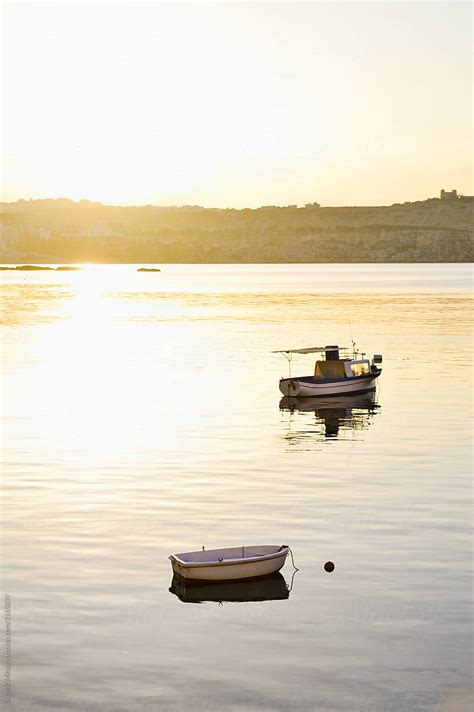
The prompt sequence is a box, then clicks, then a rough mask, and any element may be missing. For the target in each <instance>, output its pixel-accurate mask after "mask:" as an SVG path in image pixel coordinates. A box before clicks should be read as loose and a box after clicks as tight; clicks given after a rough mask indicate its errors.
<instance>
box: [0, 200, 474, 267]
mask: <svg viewBox="0 0 474 712" xmlns="http://www.w3.org/2000/svg"><path fill="white" fill-rule="evenodd" d="M0 211H1V214H0V219H1V237H0V261H2V262H7V263H17V262H36V263H55V262H140V263H147V262H148V263H162V262H163V263H165V262H178V263H179V262H183V263H184V262H191V263H193V262H194V263H196V262H216V263H219V262H256V263H259V262H260V263H262V262H473V261H474V259H473V258H474V251H473V225H474V221H473V217H474V199H473V198H471V197H460V198H459V197H455V198H452V197H449V198H446V199H443V200H441V199H438V198H432V199H429V200H425V201H419V202H415V203H403V204H395V205H391V206H380V207H345V208H326V207H319V206H318V204H317V203H315V204H312V205H308V206H306V207H304V208H297V207H296V206H287V207H276V206H266V207H262V208H258V209H243V210H234V209H226V210H221V209H213V208H201V207H199V206H184V207H154V206H151V205H147V206H142V207H117V206H107V205H102V204H101V203H92V202H90V201H87V200H81V201H79V202H78V203H76V202H74V201H71V200H67V199H59V200H30V201H25V200H19V201H18V202H16V203H2V204H0Z"/></svg>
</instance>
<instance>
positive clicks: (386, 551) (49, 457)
mask: <svg viewBox="0 0 474 712" xmlns="http://www.w3.org/2000/svg"><path fill="white" fill-rule="evenodd" d="M136 268H137V266H134V265H121V266H85V267H84V268H83V269H82V270H81V271H78V272H70V273H65V272H41V273H25V272H23V273H21V272H20V273H18V272H17V273H15V272H3V273H1V289H2V294H3V307H4V315H3V326H2V331H1V338H2V359H3V362H2V371H1V374H2V386H3V396H2V444H3V457H4V466H3V540H4V579H3V588H4V593H5V595H6V596H8V597H9V598H6V599H5V606H6V612H5V613H4V616H3V624H2V625H3V629H4V631H5V628H7V631H6V633H9V636H8V637H7V642H6V643H5V647H4V660H5V662H6V667H5V677H4V680H3V681H2V684H3V695H4V701H5V702H8V703H9V707H8V709H12V710H35V711H40V712H41V711H43V710H56V711H57V710H81V711H82V710H84V711H85V710H88V711H89V710H90V711H92V710H106V711H107V710H110V711H111V712H112V711H113V712H122V711H123V712H130V711H135V710H137V711H141V710H143V711H144V712H145V711H146V712H152V711H154V710H159V711H161V710H163V711H164V712H167V711H168V710H169V711H170V712H174V711H178V712H179V711H181V710H187V709H193V710H196V712H201V711H204V710H205V711H206V712H208V711H212V712H214V711H215V712H221V711H224V712H234V711H239V712H240V711H242V710H249V711H250V712H253V711H259V712H263V711H265V712H267V711H268V712H275V711H277V712H278V711H281V712H283V711H287V710H297V711H300V710H301V711H303V710H305V711H306V710H307V711H311V712H312V711H313V710H322V711H329V712H333V711H334V712H339V711H341V712H347V711H350V712H353V711H354V712H355V711H360V712H372V711H373V712H395V711H409V712H427V711H430V712H431V711H432V710H435V711H437V712H438V711H439V712H448V711H449V710H451V711H454V710H456V711H458V710H463V711H464V710H468V709H471V704H472V697H471V696H470V695H471V693H470V687H471V680H470V672H471V666H472V647H471V642H472V637H471V636H472V611H471V603H472V589H471V582H470V572H471V561H470V558H471V551H472V549H471V540H470V530H471V516H472V498H471V464H472V462H471V450H470V433H471V426H472V422H471V415H472V401H471V392H472V391H471V382H470V381H471V376H472V370H471V364H472V330H471V316H472V312H471V307H472V303H471V301H470V298H471V284H472V274H471V268H470V267H469V266H468V265H444V266H440V265H401V266H399V265H390V266H384V265H359V266H357V265H350V266H345V265H279V266H275V265H267V266H258V265H238V266H232V265H226V266H207V265H195V266H182V265H179V266H178V265H166V266H164V267H163V271H162V272H161V273H160V274H147V273H137V272H136ZM351 329H352V334H353V336H354V339H355V340H356V342H357V344H358V345H359V346H360V347H361V348H362V349H363V350H365V351H367V352H368V353H369V354H372V353H374V352H375V353H382V354H383V357H384V363H383V368H384V371H383V374H382V377H381V379H380V386H379V388H378V390H377V393H376V395H375V397H374V398H373V399H370V398H368V397H362V398H361V397H358V398H354V399H353V401H351V400H344V399H342V400H336V401H335V402H324V401H323V402H322V403H312V402H310V403H307V404H305V405H303V406H294V404H291V405H289V404H286V403H285V402H281V396H280V394H279V391H278V379H279V377H280V376H281V375H286V373H287V364H286V362H285V360H284V359H282V358H281V357H279V356H278V355H276V354H272V353H271V351H272V350H275V349H280V348H292V347H293V348H294V347H304V346H311V345H320V344H321V345H324V344H333V343H339V344H340V345H350V340H351ZM312 368H313V363H312V361H311V357H309V358H308V357H298V358H296V359H295V361H294V362H293V372H294V373H298V372H299V373H301V374H305V373H310V372H311V371H312ZM259 543H269V544H281V543H288V544H290V546H291V547H292V550H293V553H294V557H295V562H296V564H297V566H298V567H299V569H300V570H299V571H298V572H297V573H296V575H295V576H294V578H293V580H292V567H291V564H290V563H287V564H286V566H285V568H284V569H283V571H282V574H283V576H284V579H285V580H283V579H281V578H278V577H276V578H275V579H274V580H272V581H268V582H267V583H266V584H261V585H260V586H256V585H255V584H253V585H250V584H245V585H240V586H237V587H235V586H234V587H232V586H230V587H229V586H227V587H225V586H224V587H223V588H221V589H217V590H216V589H213V588H212V587H210V588H209V587H208V588H206V589H204V590H203V591H201V592H196V591H188V592H186V591H185V592H184V595H183V592H178V593H181V595H182V597H183V598H184V600H181V598H179V597H178V596H177V595H175V593H174V592H172V591H171V592H170V591H169V588H170V586H171V578H172V576H171V567H170V564H169V561H168V559H167V557H168V555H169V554H170V553H172V552H176V551H187V550H192V549H198V548H200V547H201V546H203V545H205V546H206V548H212V547H216V546H232V545H241V544H259ZM327 560H332V561H333V562H334V563H335V565H336V568H335V571H334V572H333V573H332V574H328V573H326V572H325V571H324V569H323V564H324V562H325V561H327ZM287 586H288V587H291V591H289V592H288V589H287ZM262 598H263V599H264V600H256V599H262ZM232 599H236V600H232ZM9 695H10V699H6V698H8V696H9Z"/></svg>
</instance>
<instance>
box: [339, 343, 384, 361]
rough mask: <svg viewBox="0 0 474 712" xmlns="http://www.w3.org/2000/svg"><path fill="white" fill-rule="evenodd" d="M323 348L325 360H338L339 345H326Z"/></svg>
mask: <svg viewBox="0 0 474 712" xmlns="http://www.w3.org/2000/svg"><path fill="white" fill-rule="evenodd" d="M325 348H326V361H339V346H326V347H325ZM380 358H382V357H380Z"/></svg>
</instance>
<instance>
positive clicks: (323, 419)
mask: <svg viewBox="0 0 474 712" xmlns="http://www.w3.org/2000/svg"><path fill="white" fill-rule="evenodd" d="M379 408H380V406H379V405H378V403H377V401H376V395H375V392H374V391H371V392H370V393H364V394H359V395H353V396H329V397H327V398H292V397H289V396H284V397H283V398H282V399H281V401H280V410H282V411H289V413H290V419H289V422H288V425H289V431H288V434H287V435H286V438H287V440H289V441H290V442H293V443H295V442H301V441H303V440H306V439H307V438H308V437H311V438H312V439H316V441H324V440H326V439H327V438H340V437H341V436H343V435H344V434H351V436H352V437H354V436H355V435H357V433H358V432H360V431H362V430H366V429H367V428H368V427H369V425H370V424H371V420H372V418H373V416H374V415H375V414H376V412H377V410H378V409H379ZM298 413H302V414H308V413H314V416H315V419H313V418H312V419H311V422H310V423H309V422H308V419H307V418H304V419H303V418H301V419H298V417H296V418H295V414H298ZM295 425H296V426H301V427H298V428H295ZM308 425H311V429H308ZM303 426H304V427H303Z"/></svg>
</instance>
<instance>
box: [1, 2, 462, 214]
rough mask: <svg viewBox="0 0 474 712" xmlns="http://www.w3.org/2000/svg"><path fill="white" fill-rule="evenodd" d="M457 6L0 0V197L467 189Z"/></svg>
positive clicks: (194, 197) (375, 198)
mask: <svg viewBox="0 0 474 712" xmlns="http://www.w3.org/2000/svg"><path fill="white" fill-rule="evenodd" d="M471 13H472V10H471V6H470V4H469V3H460V2H406V3H403V2H349V3H343V2H334V1H333V2H307V3H296V2H287V3H286V2H284V3H271V2H254V3H239V2H238V3H226V2H220V3H200V2H195V3H181V2H172V3H171V2H170V3H155V2H144V3H140V2H130V3H115V2H103V3H97V2H89V3H77V2H76V3H69V2H59V3H37V2H36V3H22V2H9V3H6V4H4V8H3V32H4V45H3V52H2V54H3V71H4V84H3V109H2V113H3V149H4V174H3V199H5V200H16V199H17V198H20V197H25V198H29V197H33V198H40V197H59V196H67V197H70V198H74V199H80V198H89V199H91V200H100V201H102V202H107V203H120V204H130V203H134V204H146V203H154V204H162V205H164V204H186V203H198V204H201V205H205V206H216V207H225V206H232V207H244V206H249V207H255V206H258V205H262V204H288V203H297V204H300V205H301V204H304V203H305V202H309V201H313V200H317V201H319V202H321V203H322V204H324V205H347V204H352V205H355V204H361V205H362V204H390V203H393V202H401V201H404V200H417V199H423V198H425V197H428V196H433V195H437V194H438V193H439V189H440V188H442V187H444V188H447V189H450V188H457V189H458V190H459V191H460V192H462V193H472V191H473V188H472V172H471V159H472V124H471V121H472V65H471V52H472V25H471V20H472V17H471Z"/></svg>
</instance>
